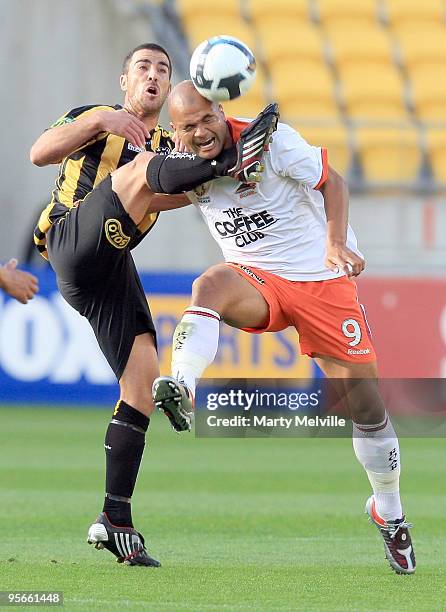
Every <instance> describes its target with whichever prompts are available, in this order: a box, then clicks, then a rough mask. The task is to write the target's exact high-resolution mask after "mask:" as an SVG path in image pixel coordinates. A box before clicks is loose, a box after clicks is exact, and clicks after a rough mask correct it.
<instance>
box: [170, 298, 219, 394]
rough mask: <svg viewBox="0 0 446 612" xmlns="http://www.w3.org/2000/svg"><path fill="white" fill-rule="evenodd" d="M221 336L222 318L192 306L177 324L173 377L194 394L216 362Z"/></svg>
mask: <svg viewBox="0 0 446 612" xmlns="http://www.w3.org/2000/svg"><path fill="white" fill-rule="evenodd" d="M219 334H220V315H219V314H218V312H215V310H210V309H209V308H202V307H201V306H189V307H188V308H186V310H185V311H184V314H183V318H182V319H181V321H180V323H178V325H177V327H176V329H175V333H174V336H173V342H172V376H174V377H175V378H176V379H178V380H180V381H181V382H184V384H185V385H187V387H188V388H189V389H190V391H192V394H193V395H195V386H196V381H197V379H198V378H201V375H202V374H203V372H204V370H205V369H206V368H207V367H208V366H209V365H210V364H211V363H212V362H213V361H214V359H215V355H216V353H217V348H218V337H219Z"/></svg>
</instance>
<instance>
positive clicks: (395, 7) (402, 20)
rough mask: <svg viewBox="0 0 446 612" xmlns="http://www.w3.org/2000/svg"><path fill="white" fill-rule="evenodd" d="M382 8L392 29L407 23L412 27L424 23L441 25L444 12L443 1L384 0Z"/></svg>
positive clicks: (445, 10) (445, 9)
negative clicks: (411, 24)
mask: <svg viewBox="0 0 446 612" xmlns="http://www.w3.org/2000/svg"><path fill="white" fill-rule="evenodd" d="M384 8H385V11H386V15H387V20H388V22H389V25H390V26H391V27H392V28H394V27H396V28H400V27H401V26H402V25H403V24H407V23H409V22H412V23H413V24H414V25H415V24H418V25H420V24H421V23H422V22H426V21H427V22H433V23H435V22H436V23H441V22H444V19H445V12H446V8H445V3H444V0H385V2H384Z"/></svg>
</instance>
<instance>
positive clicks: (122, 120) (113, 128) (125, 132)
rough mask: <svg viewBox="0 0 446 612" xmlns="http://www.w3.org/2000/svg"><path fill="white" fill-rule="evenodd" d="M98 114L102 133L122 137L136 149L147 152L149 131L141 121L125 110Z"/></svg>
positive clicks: (99, 112)
mask: <svg viewBox="0 0 446 612" xmlns="http://www.w3.org/2000/svg"><path fill="white" fill-rule="evenodd" d="M97 114H98V119H99V124H100V130H101V132H109V133H110V134H115V135H116V136H121V137H122V138H125V139H126V140H128V141H129V142H131V143H132V145H134V146H135V147H138V148H140V149H144V150H145V148H146V138H148V136H149V130H148V129H147V127H146V126H145V124H144V123H143V122H142V121H141V119H138V117H135V115H131V114H130V113H128V112H127V111H126V110H124V109H122V110H119V111H98V113H97Z"/></svg>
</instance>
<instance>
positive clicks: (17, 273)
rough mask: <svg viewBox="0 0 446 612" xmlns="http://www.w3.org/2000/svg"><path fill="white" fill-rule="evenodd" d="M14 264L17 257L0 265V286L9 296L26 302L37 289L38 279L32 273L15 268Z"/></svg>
mask: <svg viewBox="0 0 446 612" xmlns="http://www.w3.org/2000/svg"><path fill="white" fill-rule="evenodd" d="M16 266H17V259H10V260H9V261H8V263H7V264H5V265H4V266H0V287H1V288H2V289H4V290H5V291H6V293H8V294H9V295H10V296H11V297H13V298H15V299H16V300H18V301H19V302H21V303H22V304H26V303H27V302H28V300H31V299H32V298H33V297H34V294H35V293H36V292H37V291H38V289H39V285H38V281H37V278H36V277H35V276H33V275H32V274H29V273H28V272H23V271H22V270H17V269H16Z"/></svg>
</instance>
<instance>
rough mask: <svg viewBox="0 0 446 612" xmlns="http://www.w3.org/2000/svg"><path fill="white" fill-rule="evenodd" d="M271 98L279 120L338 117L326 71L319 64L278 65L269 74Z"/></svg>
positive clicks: (332, 87) (327, 71) (329, 76)
mask: <svg viewBox="0 0 446 612" xmlns="http://www.w3.org/2000/svg"><path fill="white" fill-rule="evenodd" d="M271 76H272V88H273V98H274V99H275V100H276V101H277V102H278V103H279V107H280V112H281V114H282V116H283V117H286V118H289V119H290V120H291V119H299V118H303V117H305V118H321V117H322V118H324V117H326V118H327V117H328V118H330V117H337V116H338V115H339V111H338V107H337V104H336V99H335V95H334V81H333V77H332V74H331V72H330V70H329V69H328V68H327V67H326V66H325V65H324V64H321V63H320V62H297V61H292V62H281V63H278V64H277V65H276V66H274V67H273V69H272V71H271Z"/></svg>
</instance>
